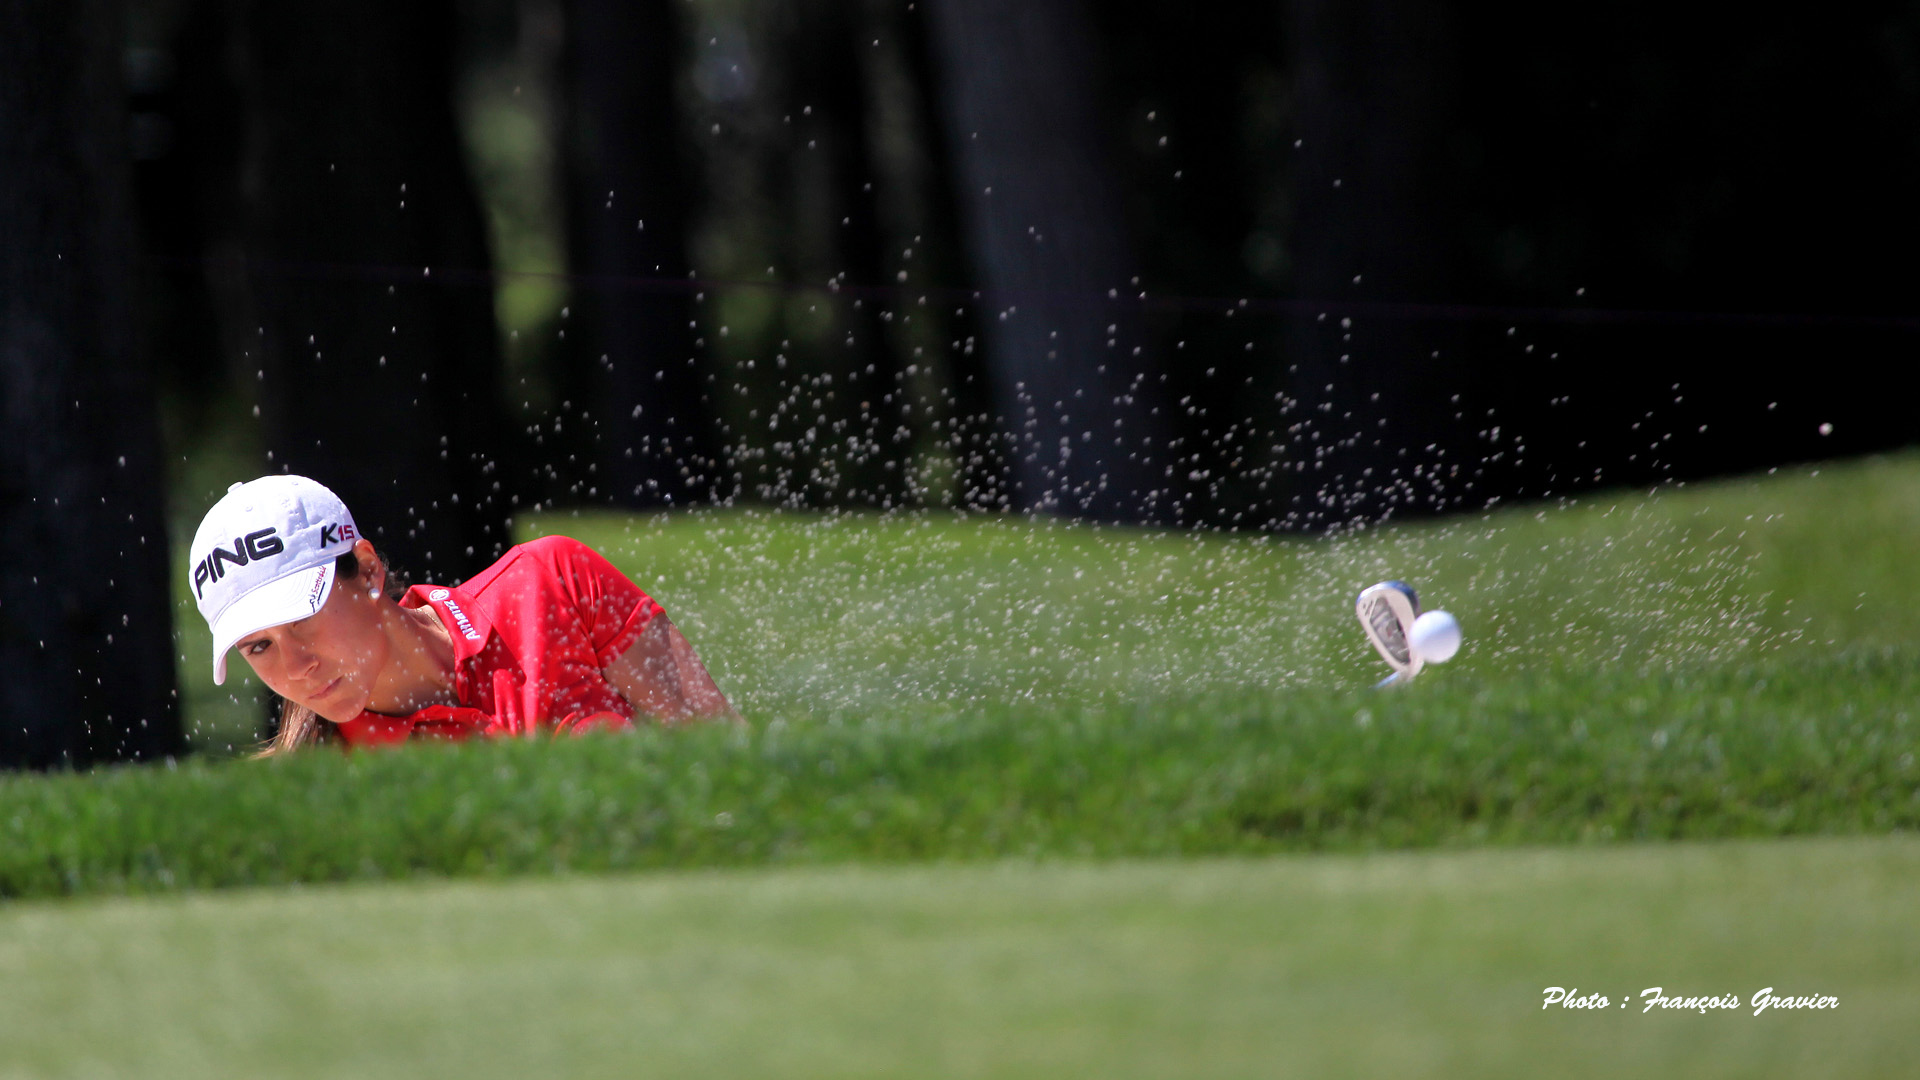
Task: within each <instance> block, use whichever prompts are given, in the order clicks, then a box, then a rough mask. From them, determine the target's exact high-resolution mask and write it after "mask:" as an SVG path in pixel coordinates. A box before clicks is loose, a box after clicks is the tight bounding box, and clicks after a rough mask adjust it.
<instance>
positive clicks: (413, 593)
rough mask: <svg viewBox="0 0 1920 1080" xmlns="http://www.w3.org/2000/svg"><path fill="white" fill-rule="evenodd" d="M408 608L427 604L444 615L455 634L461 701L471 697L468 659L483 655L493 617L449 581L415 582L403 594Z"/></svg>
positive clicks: (455, 677) (456, 683) (455, 667)
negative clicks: (428, 583) (451, 586)
mask: <svg viewBox="0 0 1920 1080" xmlns="http://www.w3.org/2000/svg"><path fill="white" fill-rule="evenodd" d="M400 606H401V607H404V608H418V607H427V608H431V609H433V613H434V614H435V615H438V616H439V617H440V622H441V623H442V624H443V625H445V626H446V628H447V633H448V634H449V635H451V636H452V638H453V692H454V695H455V696H456V697H458V698H459V699H460V700H461V701H471V700H473V696H472V694H471V693H470V691H469V688H468V684H469V672H468V665H467V663H466V662H467V661H468V660H471V659H473V658H474V657H476V656H478V655H480V653H481V651H482V650H484V649H485V648H486V647H487V639H488V638H490V637H492V636H493V621H492V620H491V619H489V618H487V615H486V612H484V611H482V610H480V605H479V604H476V603H474V601H473V597H471V596H469V595H468V594H467V593H465V592H462V591H461V590H459V589H457V588H448V587H447V586H445V585H415V586H413V587H412V588H410V589H408V590H407V593H406V595H405V596H402V597H401V598H400Z"/></svg>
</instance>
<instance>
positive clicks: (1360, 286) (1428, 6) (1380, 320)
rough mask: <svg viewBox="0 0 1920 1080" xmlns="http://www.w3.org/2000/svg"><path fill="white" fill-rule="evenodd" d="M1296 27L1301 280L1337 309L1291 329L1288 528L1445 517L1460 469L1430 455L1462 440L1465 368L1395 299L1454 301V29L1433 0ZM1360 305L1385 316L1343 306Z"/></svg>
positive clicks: (1305, 0)
mask: <svg viewBox="0 0 1920 1080" xmlns="http://www.w3.org/2000/svg"><path fill="white" fill-rule="evenodd" d="M1290 29H1291V31H1292V32H1291V39H1292V42H1293V46H1294V50H1295V51H1294V57H1293V65H1294V87H1295V101H1296V108H1297V115H1298V118H1299V120H1298V124H1299V127H1298V134H1299V137H1300V139H1301V144H1300V151H1299V156H1298V158H1297V172H1296V174H1295V184H1294V189H1295V193H1296V195H1295V203H1294V206H1295V218H1294V226H1293V248H1294V264H1295V267H1296V277H1295V281H1296V288H1297V289H1298V294H1299V296H1301V297H1302V298H1304V299H1305V300H1308V301H1312V302H1315V303H1324V304H1325V305H1326V307H1325V308H1324V309H1323V310H1324V312H1325V314H1324V315H1323V314H1322V313H1321V312H1320V311H1309V312H1307V313H1305V314H1304V315H1302V316H1301V317H1299V318H1297V319H1295V320H1294V323H1293V325H1292V326H1291V328H1290V329H1289V331H1288V334H1287V345H1288V354H1289V358H1290V361H1291V363H1292V364H1293V365H1295V366H1297V369H1298V370H1297V373H1296V378H1295V383H1294V386H1295V390H1296V394H1295V396H1296V397H1297V398H1298V399H1299V408H1298V411H1297V415H1299V416H1300V417H1301V418H1302V423H1301V424H1300V426H1299V427H1298V428H1296V429H1295V431H1294V442H1293V447H1292V451H1293V452H1292V455H1291V457H1292V460H1291V462H1290V465H1291V467H1292V469H1293V470H1294V472H1293V477H1294V481H1295V496H1294V498H1293V505H1292V512H1291V513H1290V514H1289V515H1288V521H1289V523H1290V524H1293V525H1296V526H1302V527H1307V528H1320V527H1325V526H1331V525H1339V524H1343V523H1347V522H1352V521H1357V520H1380V519H1383V518H1386V517H1389V516H1392V515H1393V514H1395V513H1398V512H1404V511H1405V510H1408V509H1414V510H1437V509H1442V508H1444V507H1446V506H1448V505H1450V504H1449V503H1448V499H1449V498H1450V494H1449V493H1450V491H1451V488H1450V487H1449V486H1448V484H1447V483H1446V482H1444V481H1441V480H1436V471H1437V470H1444V469H1447V468H1450V467H1451V464H1452V463H1450V462H1447V461H1445V460H1443V459H1442V458H1441V457H1438V456H1435V453H1434V452H1432V451H1429V450H1428V449H1427V448H1428V447H1429V446H1432V447H1434V448H1435V451H1437V450H1441V449H1444V448H1445V447H1446V445H1447V443H1448V442H1449V441H1453V437H1452V436H1451V435H1450V434H1448V432H1449V431H1450V430H1451V428H1450V426H1449V425H1450V421H1451V418H1452V414H1453V411H1454V409H1453V407H1452V405H1451V404H1450V403H1449V401H1448V398H1449V397H1450V396H1451V394H1450V391H1451V390H1453V389H1454V388H1456V387H1457V386H1458V373H1457V372H1456V371H1454V370H1453V369H1452V365H1454V364H1455V363H1457V362H1458V361H1459V360H1460V359H1461V358H1460V357H1459V356H1458V355H1457V350H1456V349H1454V348H1452V347H1451V346H1452V344H1453V343H1452V342H1450V341H1448V340H1447V339H1446V338H1445V337H1443V336H1442V334H1441V333H1440V331H1439V329H1438V328H1437V327H1436V326H1435V325H1434V324H1432V323H1431V322H1423V321H1421V320H1420V319H1418V318H1415V317H1413V315H1412V314H1411V313H1410V312H1408V311H1407V310H1405V309H1399V310H1396V309H1394V308H1393V307H1392V305H1405V304H1419V303H1426V304H1432V303H1437V302H1440V301H1442V300H1444V299H1445V289H1446V287H1447V272H1448V263H1447V253H1446V250H1445V248H1446V244H1445V232H1444V230H1445V229H1446V228H1447V226H1448V224H1449V220H1448V219H1449V217H1450V215H1449V213H1448V210H1449V203H1448V198H1449V191H1448V187H1447V184H1446V183H1445V176H1444V172H1443V168H1442V166H1443V165H1444V162H1443V160H1442V158H1441V154H1442V152H1443V150H1444V145H1443V142H1444V138H1445V135H1446V127H1445V121H1446V120H1447V119H1448V116H1447V110H1448V103H1449V101H1450V100H1451V93H1450V88H1449V83H1448V80H1449V75H1448V72H1447V70H1446V57H1447V56H1448V55H1449V52H1450V45H1449V29H1450V25H1449V19H1448V16H1447V14H1446V12H1445V11H1443V10H1442V8H1441V5H1440V4H1438V3H1437V2H1435V0H1372V2H1369V3H1360V4H1343V3H1336V2H1333V0H1301V2H1300V3H1296V4H1295V5H1294V6H1293V14H1292V23H1291V27H1290ZM1355 301H1371V302H1374V303H1375V304H1378V305H1383V306H1381V307H1372V308H1369V309H1367V310H1368V311H1369V312H1371V314H1369V315H1367V316H1365V317H1362V316H1359V315H1355V314H1353V313H1352V311H1351V310H1350V309H1347V310H1343V308H1342V305H1343V304H1347V303H1351V302H1355ZM1443 406H1444V408H1443ZM1455 449H1456V450H1458V446H1457V445H1456V446H1455Z"/></svg>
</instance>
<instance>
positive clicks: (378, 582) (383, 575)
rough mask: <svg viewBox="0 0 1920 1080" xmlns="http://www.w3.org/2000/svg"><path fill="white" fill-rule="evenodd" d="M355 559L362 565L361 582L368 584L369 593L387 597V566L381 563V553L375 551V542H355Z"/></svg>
mask: <svg viewBox="0 0 1920 1080" xmlns="http://www.w3.org/2000/svg"><path fill="white" fill-rule="evenodd" d="M353 557H354V559H355V560H357V561H358V562H359V563H360V580H362V581H363V582H365V583H366V588H367V591H368V592H369V593H372V594H373V595H374V596H385V595H386V592H387V564H386V563H384V562H381V561H380V553H379V552H377V551H375V550H373V541H371V540H355V541H354V542H353Z"/></svg>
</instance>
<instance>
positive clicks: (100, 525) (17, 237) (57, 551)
mask: <svg viewBox="0 0 1920 1080" xmlns="http://www.w3.org/2000/svg"><path fill="white" fill-rule="evenodd" d="M120 17H121V11H120V8H119V5H117V4H114V3H110V2H106V0H75V2H73V3H66V4H45V3H36V2H32V0H4V2H0V26H4V27H5V28H6V32H5V33H4V34H0V177H4V178H5V180H4V182H0V422H4V423H5V424H6V431H7V437H6V438H5V439H4V440H0V543H4V544H5V545H6V550H7V551H8V552H9V553H10V557H9V558H8V559H7V561H6V566H5V567H4V568H3V569H0V670H4V671H5V672H6V677H5V678H4V680H0V766H37V767H46V766H52V765H60V764H66V765H84V764H87V763H90V762H96V761H111V760H125V759H150V758H155V757H160V756H164V755H168V754H174V753H177V752H179V751H181V750H182V749H183V748H184V745H185V742H184V738H183V735H182V732H181V729H180V721H179V716H178V710H177V707H176V701H175V695H174V669H173V651H172V611H171V604H170V603H169V599H168V597H169V592H168V588H167V580H168V579H167V575H168V573H169V567H168V561H167V532H166V527H165V524H164V519H163V510H162V492H161V486H162V485H161V470H160V453H159V439H158V433H157V430H156V425H155V416H154V402H153V393H152V387H151V381H150V379H149V377H148V373H147V371H146V369H145V367H144V366H143V364H142V362H141V360H140V357H139V353H138V349H137V347H136V336H135V334H134V332H133V303H132V287H133V271H132V265H131V264H132V256H133V228H134V226H133V219H132V211H131V197H130V194H129V188H128V180H127V148H126V141H125V140H126V124H127V112H126V101H125V93H124V89H123V85H122V82H121V79H120V72H119V63H120V50H119V41H120Z"/></svg>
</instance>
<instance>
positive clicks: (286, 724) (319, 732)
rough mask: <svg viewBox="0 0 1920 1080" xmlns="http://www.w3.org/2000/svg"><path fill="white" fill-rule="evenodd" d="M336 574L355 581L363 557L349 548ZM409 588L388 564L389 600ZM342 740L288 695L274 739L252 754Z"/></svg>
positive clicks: (336, 562) (335, 567) (260, 755)
mask: <svg viewBox="0 0 1920 1080" xmlns="http://www.w3.org/2000/svg"><path fill="white" fill-rule="evenodd" d="M373 554H374V557H375V558H377V559H380V561H382V562H385V561H386V559H385V557H384V556H382V555H381V554H380V553H379V552H378V551H375V552H374V553H373ZM333 576H334V577H335V578H336V579H338V580H341V581H352V580H353V579H355V578H357V577H359V576H360V557H359V556H358V555H355V554H354V553H353V552H351V551H349V552H347V553H346V554H345V555H342V556H340V557H339V558H338V559H335V560H334V561H333ZM406 591H407V586H406V583H405V582H402V581H401V580H400V578H399V576H398V575H396V574H395V573H394V572H393V567H392V566H388V567H387V589H386V598H387V599H388V600H399V599H400V597H401V596H402V595H404V594H405V593H406ZM340 741H341V739H340V732H339V731H338V730H337V729H336V728H335V727H334V726H333V725H332V724H329V723H327V722H326V721H325V720H323V719H321V717H320V714H319V713H316V712H314V711H313V710H312V709H309V708H307V707H306V706H305V705H296V704H294V703H293V702H291V701H289V700H287V699H286V698H281V699H280V726H279V729H278V730H277V731H275V732H274V734H273V737H272V738H270V739H268V740H267V741H266V742H265V743H263V744H262V745H261V747H260V750H259V752H258V753H256V754H254V755H253V756H254V757H257V758H263V757H272V756H274V755H275V754H287V753H291V752H293V751H295V750H299V749H301V748H302V747H307V746H326V745H330V744H333V743H338V742H340Z"/></svg>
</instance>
